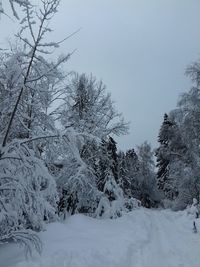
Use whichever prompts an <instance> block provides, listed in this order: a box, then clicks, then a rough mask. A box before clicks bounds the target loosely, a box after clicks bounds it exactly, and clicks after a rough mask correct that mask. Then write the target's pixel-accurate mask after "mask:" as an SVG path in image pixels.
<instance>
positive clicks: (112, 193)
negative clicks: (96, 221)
mask: <svg viewBox="0 0 200 267" xmlns="http://www.w3.org/2000/svg"><path fill="white" fill-rule="evenodd" d="M123 211H125V205H124V196H123V191H122V189H121V188H120V187H119V186H118V185H117V183H116V181H115V179H114V177H113V176H112V175H109V176H108V177H107V181H106V183H105V185H104V190H103V194H102V196H101V198H100V201H99V204H98V207H97V209H96V212H95V215H96V217H97V218H100V217H101V218H111V219H113V218H117V217H120V216H121V215H122V212H123Z"/></svg>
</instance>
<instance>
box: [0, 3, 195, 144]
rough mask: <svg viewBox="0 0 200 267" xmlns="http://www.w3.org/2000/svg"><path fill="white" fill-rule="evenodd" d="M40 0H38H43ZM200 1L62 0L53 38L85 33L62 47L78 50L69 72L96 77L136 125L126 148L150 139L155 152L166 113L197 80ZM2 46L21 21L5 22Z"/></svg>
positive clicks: (125, 140) (0, 38)
mask: <svg viewBox="0 0 200 267" xmlns="http://www.w3.org/2000/svg"><path fill="white" fill-rule="evenodd" d="M37 1H39V0H37ZM199 13H200V1H199V0H62V1H61V5H60V8H59V12H58V13H57V15H56V17H55V18H54V20H53V21H52V22H51V26H52V28H53V29H54V33H53V34H52V38H53V39H54V40H56V39H62V38H63V37H65V36H66V35H68V34H69V33H71V32H73V31H75V30H76V29H78V28H80V27H81V28H82V29H81V31H80V32H79V33H78V34H76V35H75V36H74V37H73V38H71V39H69V40H68V41H67V42H66V43H65V44H64V45H63V46H62V48H61V51H62V52H63V53H67V52H70V51H72V50H73V49H74V48H77V52H76V53H75V54H74V55H73V57H72V58H71V60H70V61H69V63H68V69H69V70H76V71H78V72H86V73H88V74H90V73H93V74H94V75H95V76H96V77H97V78H99V79H102V80H103V81H104V83H105V84H106V85H107V90H108V91H109V92H111V94H112V97H113V99H114V101H115V102H116V106H117V109H118V110H119V111H121V112H122V113H123V114H124V117H125V119H126V120H127V121H131V127H130V134H129V135H127V136H124V137H121V138H119V139H117V141H118V143H119V146H120V147H121V148H122V149H126V148H130V147H133V146H135V145H139V144H141V143H142V142H143V141H145V140H148V141H149V142H151V143H152V145H153V146H154V147H155V146H156V145H157V144H156V140H157V135H158V131H159V128H160V125H161V122H162V119H163V114H164V113H165V112H169V111H170V110H171V109H173V108H175V106H176V102H177V98H178V95H179V94H180V93H181V92H184V91H186V90H188V89H189V87H190V86H191V83H190V81H189V79H188V78H186V77H185V76H184V71H185V68H186V66H187V65H188V64H190V63H191V62H193V61H194V60H197V59H198V58H200V31H199V28H200V16H199ZM0 24H1V36H0V42H1V46H2V45H3V40H4V39H5V36H7V35H8V34H9V33H10V32H14V31H15V28H16V24H17V23H13V22H11V21H10V20H9V19H8V18H5V17H4V18H2V19H1V21H0Z"/></svg>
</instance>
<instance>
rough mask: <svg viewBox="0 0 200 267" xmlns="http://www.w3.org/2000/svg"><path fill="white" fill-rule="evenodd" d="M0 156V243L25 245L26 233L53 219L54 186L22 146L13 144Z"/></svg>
mask: <svg viewBox="0 0 200 267" xmlns="http://www.w3.org/2000/svg"><path fill="white" fill-rule="evenodd" d="M0 152H1V154H0V241H1V242H5V241H8V240H9V239H10V238H12V239H13V240H18V241H21V242H22V243H26V239H27V240H30V239H32V237H34V235H30V236H29V234H30V233H31V231H30V230H33V231H40V230H42V229H44V222H51V221H54V220H55V219H56V218H57V215H56V206H57V204H56V202H57V191H56V184H55V181H54V179H53V178H52V177H51V176H50V175H49V173H48V171H47V169H46V167H45V166H44V164H43V162H42V161H41V160H39V159H38V158H36V157H35V156H34V152H33V151H32V150H31V149H29V148H28V146H27V145H26V144H25V143H20V142H19V141H13V142H12V143H10V144H8V145H6V146H5V147H1V150H0ZM27 229H29V230H28V231H26V230H27ZM25 235H26V236H25Z"/></svg>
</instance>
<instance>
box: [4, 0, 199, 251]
mask: <svg viewBox="0 0 200 267" xmlns="http://www.w3.org/2000/svg"><path fill="white" fill-rule="evenodd" d="M9 2H10V6H11V9H12V11H13V13H12V14H9V15H10V16H11V17H15V18H17V19H18V20H19V21H20V24H21V29H20V31H19V32H18V33H16V36H15V38H16V40H17V41H16V42H13V43H11V44H9V49H3V48H2V49H1V50H0V244H4V243H7V242H10V241H12V240H14V241H17V242H19V243H21V244H22V245H24V246H25V248H26V250H27V253H30V254H31V251H32V249H33V247H34V248H35V249H36V250H37V251H38V252H40V251H41V249H42V248H41V246H42V245H41V242H40V239H39V237H38V235H37V233H38V232H40V231H42V230H43V229H45V227H46V226H45V225H46V224H47V223H51V222H55V221H61V220H64V219H65V218H66V216H69V215H73V214H77V213H79V214H85V215H88V216H90V217H93V218H98V219H101V218H102V219H105V218H107V219H108V218H110V219H115V218H117V217H121V216H122V215H123V214H124V213H127V212H130V211H132V210H134V209H135V208H137V207H140V206H143V207H145V208H149V209H151V208H153V209H156V208H170V209H172V210H174V211H179V210H184V209H185V208H186V207H187V206H188V205H191V204H192V200H193V198H196V199H197V200H199V194H200V116H199V114H200V62H199V61H198V60H197V61H196V62H194V63H192V64H191V65H189V67H187V69H186V75H187V76H188V77H190V78H191V85H192V87H191V88H190V89H189V90H188V92H185V93H183V94H181V95H180V97H179V99H178V101H177V107H175V108H174V109H173V110H171V111H170V112H169V113H168V114H163V123H162V125H161V126H160V129H158V139H157V140H158V147H156V148H152V147H151V145H150V144H149V143H148V142H147V141H145V142H144V143H143V144H141V145H138V146H137V147H134V148H133V147H130V148H129V149H128V150H126V151H121V150H120V149H119V148H118V147H117V142H116V137H117V136H121V135H124V138H126V134H127V133H128V130H129V123H128V122H126V120H125V119H124V117H123V115H122V114H121V113H120V111H119V110H118V109H117V107H116V104H114V102H113V100H112V96H111V94H110V93H109V88H106V85H105V84H104V83H103V81H102V80H100V79H98V78H97V77H95V74H94V75H93V74H87V73H78V72H76V71H74V70H72V71H68V72H66V71H64V70H65V67H64V66H65V65H66V64H67V65H68V69H70V58H71V57H73V53H74V51H72V52H70V53H67V54H66V55H63V54H62V55H61V56H59V57H57V58H56V56H54V58H55V59H54V60H52V59H51V58H52V54H53V53H54V52H55V50H56V49H57V48H58V47H59V46H60V45H61V44H63V43H64V42H67V39H68V38H70V36H67V37H65V36H64V37H63V40H61V41H57V42H54V41H52V42H51V41H50V42H48V41H46V40H49V39H50V40H51V38H52V37H51V34H52V33H51V32H52V29H51V28H49V22H50V20H51V19H52V17H53V16H54V14H55V13H56V12H57V9H59V2H60V1H59V0H41V1H40V2H41V6H40V7H37V8H36V7H35V6H34V5H32V4H31V1H28V0H10V1H9ZM0 11H1V13H2V14H1V16H4V15H6V14H7V13H6V10H4V1H2V3H1V6H0ZM73 34H76V33H72V35H73ZM133 117H134V114H133ZM147 139H148V136H147Z"/></svg>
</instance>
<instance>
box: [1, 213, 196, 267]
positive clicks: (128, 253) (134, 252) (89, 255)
mask: <svg viewBox="0 0 200 267" xmlns="http://www.w3.org/2000/svg"><path fill="white" fill-rule="evenodd" d="M192 222H193V220H192V219H191V218H189V217H188V216H186V214H185V212H176V213H175V212H171V211H169V210H161V211H159V210H147V209H139V210H135V211H133V212H131V213H129V214H126V215H124V216H123V217H122V218H119V219H117V220H95V219H92V218H88V217H86V216H83V215H75V216H72V217H70V218H69V219H67V220H66V222H65V223H54V224H51V225H49V226H48V227H47V231H45V232H43V233H41V234H40V235H41V239H42V240H43V242H44V251H43V254H42V256H41V257H40V256H35V257H34V258H33V259H32V260H29V261H28V262H27V261H26V260H25V259H24V256H23V253H22V251H21V250H20V249H18V248H17V247H16V246H15V245H10V244H9V245H6V246H4V247H0V267H199V266H200V219H198V220H196V223H197V228H199V232H198V233H197V234H194V233H193V232H192Z"/></svg>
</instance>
